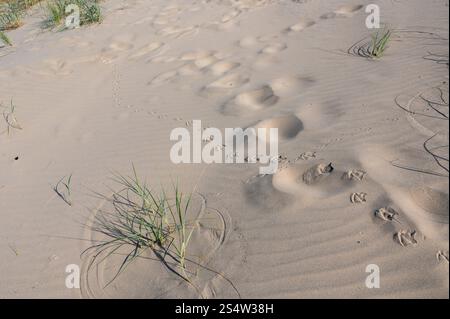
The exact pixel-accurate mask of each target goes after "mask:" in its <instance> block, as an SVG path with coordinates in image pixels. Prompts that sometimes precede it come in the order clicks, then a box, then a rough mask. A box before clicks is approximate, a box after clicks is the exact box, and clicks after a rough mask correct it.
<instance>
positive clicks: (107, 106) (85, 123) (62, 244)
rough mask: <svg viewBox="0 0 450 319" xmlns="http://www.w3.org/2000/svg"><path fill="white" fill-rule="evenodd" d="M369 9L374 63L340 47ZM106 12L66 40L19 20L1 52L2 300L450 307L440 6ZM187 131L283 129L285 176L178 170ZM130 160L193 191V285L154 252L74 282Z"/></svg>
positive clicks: (34, 21)
mask: <svg viewBox="0 0 450 319" xmlns="http://www.w3.org/2000/svg"><path fill="white" fill-rule="evenodd" d="M371 3H376V4H378V5H379V6H380V8H381V18H382V22H383V23H385V24H387V25H388V26H389V27H390V28H391V29H392V30H394V32H393V36H392V39H391V41H390V42H389V44H388V48H387V50H386V52H385V53H384V55H383V56H382V57H381V58H380V59H367V58H364V57H361V56H358V55H357V54H356V55H355V54H352V52H353V51H352V52H348V50H349V48H351V47H352V45H354V44H355V43H358V41H360V40H361V39H365V38H367V37H368V36H369V37H370V34H371V32H372V31H371V30H368V29H367V28H366V26H365V20H366V17H367V14H366V13H365V7H366V6H367V5H368V4H371ZM101 8H102V13H103V17H104V19H103V21H102V23H100V24H93V25H89V26H82V27H81V28H78V29H75V30H65V31H62V32H53V31H51V30H42V29H41V28H40V23H39V22H40V19H41V16H42V15H41V14H40V12H39V10H38V8H33V9H32V10H31V11H30V12H29V14H28V15H27V17H26V18H25V20H24V25H23V26H22V27H20V28H18V29H16V30H12V31H9V32H7V34H8V36H9V37H10V38H11V40H12V42H13V46H11V47H9V46H6V45H5V46H3V47H0V102H1V103H2V106H3V107H2V108H1V109H0V111H1V112H2V115H3V116H2V117H0V167H1V169H0V217H1V223H0V236H1V238H2V240H1V245H0V247H1V248H0V274H1V275H0V297H1V298H11V297H12V298H14V297H20V298H44V297H50V298H133V297H134V298H237V297H243V298H283V297H285V298H448V296H449V284H448V282H449V281H448V280H449V268H448V250H449V241H448V239H449V217H448V216H449V215H448V206H449V191H448V187H449V184H448V168H449V166H448V160H449V148H448V144H449V143H448V139H449V135H448V134H449V131H448V115H449V114H448V110H449V109H448V101H449V90H448V81H449V79H448V22H449V19H448V0H435V1H423V0H396V1H392V0H379V1H369V0H359V1H357V0H346V1H343V0H309V1H292V0H152V1H148V0H106V1H103V2H101ZM348 53H350V54H348ZM11 100H12V101H13V103H14V105H15V106H16V107H15V109H14V110H13V111H12V110H11V109H10V108H9V105H10V102H11ZM3 119H5V121H4V120H3ZM193 120H201V121H202V123H203V124H204V127H217V128H221V129H222V128H237V127H242V128H247V127H250V126H254V127H261V128H278V129H279V137H280V143H279V153H280V158H279V162H280V168H279V171H278V172H277V173H276V174H274V175H265V176H262V175H259V174H258V168H259V165H255V164H250V163H247V164H223V165H222V164H179V165H175V164H173V163H172V162H171V161H170V158H169V154H170V149H171V146H172V145H173V144H172V142H171V141H170V140H169V137H170V132H171V130H172V129H174V128H176V127H187V128H190V127H191V125H192V121H193ZM132 164H133V165H134V166H135V167H136V168H137V171H138V172H139V174H141V175H142V176H140V178H141V179H142V180H146V181H147V183H148V184H149V185H151V186H152V187H155V189H158V187H159V186H160V185H164V186H165V187H169V188H170V187H171V186H172V183H173V182H174V181H175V182H178V183H179V187H180V189H182V190H183V191H184V192H185V193H188V192H193V194H194V195H193V206H192V211H193V214H194V215H196V216H197V217H196V219H197V218H198V221H197V224H196V225H197V228H196V231H195V232H194V233H193V239H192V243H191V250H190V254H191V255H190V256H191V258H195V260H196V261H197V262H198V263H199V265H197V266H192V267H191V269H190V270H191V271H192V272H193V278H194V280H193V285H189V284H187V283H186V282H185V281H183V280H181V279H180V278H179V277H177V276H176V275H174V273H173V272H171V271H170V270H168V268H167V267H164V264H163V263H161V262H158V261H157V260H155V258H154V256H152V254H151V252H149V251H147V252H145V253H143V254H142V256H140V257H139V258H137V259H136V260H135V261H134V262H132V263H130V264H129V265H128V266H127V268H126V270H125V271H123V272H122V273H121V274H120V275H119V276H118V277H117V279H116V280H114V281H113V282H112V283H111V284H109V285H107V284H108V282H109V281H110V280H111V278H112V277H113V276H114V274H115V271H116V270H117V267H118V266H119V265H120V263H121V260H122V259H123V258H122V257H123V256H122V255H121V254H120V251H119V252H118V253H117V254H114V255H112V256H110V257H108V258H106V260H105V261H104V262H102V263H100V264H98V265H96V267H95V268H96V269H95V270H94V271H91V272H88V271H87V269H88V268H89V263H90V261H91V258H92V255H90V254H83V255H82V256H81V257H80V254H81V252H82V251H83V250H85V249H86V248H87V247H89V246H90V245H91V244H92V242H93V241H94V242H95V240H101V236H100V237H99V234H98V233H95V232H92V230H91V227H92V225H93V223H94V221H95V219H96V217H98V216H99V214H102V212H103V213H104V212H105V211H111V209H112V207H111V203H110V202H108V201H107V200H105V198H103V197H100V196H98V194H103V195H104V196H110V195H111V188H110V186H111V179H110V177H111V172H119V173H120V174H124V175H127V174H129V172H130V169H131V165H132ZM70 174H72V175H71V176H72V177H71V191H70V200H68V198H62V197H64V196H65V195H62V196H61V194H59V195H58V194H57V193H56V192H55V191H54V188H55V185H56V184H57V183H58V181H60V180H61V178H63V176H64V177H66V179H65V180H64V179H63V181H67V177H68V176H69V175H70ZM61 185H63V184H61V183H60V184H59V186H61ZM67 196H68V195H67ZM62 199H65V200H62ZM69 204H70V205H69ZM69 264H76V265H80V267H81V289H67V288H66V287H65V279H66V276H67V274H66V273H65V269H66V266H67V265H69ZM369 264H376V265H378V266H379V267H380V270H381V286H380V288H378V289H368V288H367V287H366V285H365V280H366V277H367V276H368V273H366V266H367V265H369ZM194 286H195V288H193V287H194Z"/></svg>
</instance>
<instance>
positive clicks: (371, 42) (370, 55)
mask: <svg viewBox="0 0 450 319" xmlns="http://www.w3.org/2000/svg"><path fill="white" fill-rule="evenodd" d="M391 37H392V31H391V30H389V29H385V30H383V31H377V32H376V33H375V34H372V35H371V37H370V39H369V38H364V39H361V40H359V41H358V42H356V43H354V44H353V45H352V46H351V47H350V48H349V49H348V50H347V53H348V54H350V55H353V56H357V57H362V58H367V59H376V58H377V59H379V58H381V57H382V56H383V54H384V52H385V51H386V49H387V45H388V43H389V41H390V40H391Z"/></svg>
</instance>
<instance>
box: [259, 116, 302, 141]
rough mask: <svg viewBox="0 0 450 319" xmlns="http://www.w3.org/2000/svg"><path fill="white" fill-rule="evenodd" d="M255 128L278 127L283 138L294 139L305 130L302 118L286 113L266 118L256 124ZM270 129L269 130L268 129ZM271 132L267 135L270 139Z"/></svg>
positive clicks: (280, 136)
mask: <svg viewBox="0 0 450 319" xmlns="http://www.w3.org/2000/svg"><path fill="white" fill-rule="evenodd" d="M255 128H266V129H270V128H278V136H279V138H281V139H292V138H294V137H296V136H297V134H298V133H299V132H300V131H301V130H303V123H302V121H300V119H299V118H298V117H297V116H295V115H293V114H290V115H285V116H279V117H274V118H271V119H268V120H264V121H261V122H259V123H258V124H256V126H255ZM267 131H269V130H267ZM268 137H269V132H267V136H266V137H265V138H266V140H268Z"/></svg>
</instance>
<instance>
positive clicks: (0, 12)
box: [0, 0, 42, 31]
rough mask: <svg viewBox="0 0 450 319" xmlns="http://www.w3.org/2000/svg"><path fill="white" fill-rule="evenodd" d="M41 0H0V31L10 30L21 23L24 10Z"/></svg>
mask: <svg viewBox="0 0 450 319" xmlns="http://www.w3.org/2000/svg"><path fill="white" fill-rule="evenodd" d="M41 1H42V0H5V1H3V2H2V1H0V31H5V30H12V29H16V28H18V27H20V26H21V25H22V18H23V16H24V14H25V11H26V10H27V9H28V8H30V7H31V6H33V5H35V4H36V3H38V2H41Z"/></svg>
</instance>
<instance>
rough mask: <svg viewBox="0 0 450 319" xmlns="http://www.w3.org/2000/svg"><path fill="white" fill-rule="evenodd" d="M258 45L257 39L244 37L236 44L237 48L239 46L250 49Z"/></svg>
mask: <svg viewBox="0 0 450 319" xmlns="http://www.w3.org/2000/svg"><path fill="white" fill-rule="evenodd" d="M258 43H259V41H258V39H257V38H255V37H251V36H248V37H244V38H242V39H241V40H240V41H239V42H238V46H240V47H241V48H250V47H254V46H256V45H257V44H258Z"/></svg>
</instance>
